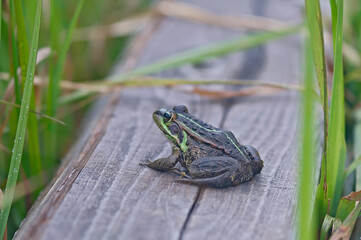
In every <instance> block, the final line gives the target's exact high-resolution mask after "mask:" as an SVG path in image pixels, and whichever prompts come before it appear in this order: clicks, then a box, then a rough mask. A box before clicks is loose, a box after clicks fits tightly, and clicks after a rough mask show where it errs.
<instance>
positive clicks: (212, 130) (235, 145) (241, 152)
mask: <svg viewBox="0 0 361 240" xmlns="http://www.w3.org/2000/svg"><path fill="white" fill-rule="evenodd" d="M177 115H178V117H179V116H180V117H182V118H184V119H186V120H188V121H190V122H192V123H193V124H195V125H196V126H197V127H199V128H201V129H203V130H205V131H208V132H216V133H223V134H224V135H225V136H226V137H227V138H228V140H229V141H231V143H232V144H233V146H234V147H235V148H236V149H237V150H238V151H239V153H240V154H241V155H243V156H244V157H246V156H245V154H244V153H243V151H242V150H241V149H240V148H239V147H238V146H237V144H236V143H235V142H234V141H233V139H232V138H231V137H230V136H229V135H228V134H227V133H226V132H224V131H223V130H218V129H216V128H206V127H204V126H202V125H200V124H199V123H197V122H196V121H194V120H193V119H190V118H189V117H187V116H185V115H183V114H181V113H177ZM180 123H181V124H182V126H183V127H185V128H186V129H187V130H188V131H189V132H191V133H192V134H193V135H195V136H197V137H198V138H200V139H202V140H203V141H204V142H207V143H209V144H210V145H213V146H214V147H217V148H220V147H219V146H216V145H215V144H213V143H210V142H209V141H207V140H206V139H204V137H202V136H200V135H199V134H198V133H197V132H195V131H193V130H192V129H190V128H189V127H188V126H187V125H185V124H184V123H182V122H180ZM224 150H225V149H224Z"/></svg>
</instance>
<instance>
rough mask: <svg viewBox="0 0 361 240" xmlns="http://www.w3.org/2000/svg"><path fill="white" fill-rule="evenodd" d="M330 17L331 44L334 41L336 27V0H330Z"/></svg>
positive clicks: (333, 44) (333, 43)
mask: <svg viewBox="0 0 361 240" xmlns="http://www.w3.org/2000/svg"><path fill="white" fill-rule="evenodd" d="M330 7H331V19H332V46H335V43H336V27H337V24H336V23H337V5H336V0H330Z"/></svg>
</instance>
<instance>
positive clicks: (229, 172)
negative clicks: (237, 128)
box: [177, 156, 253, 188]
mask: <svg viewBox="0 0 361 240" xmlns="http://www.w3.org/2000/svg"><path fill="white" fill-rule="evenodd" d="M188 170H189V175H190V177H191V178H187V179H180V180H177V182H182V183H190V184H196V185H201V186H209V187H217V188H221V187H228V186H234V185H238V184H239V183H241V182H245V181H248V180H250V179H251V178H252V177H253V171H252V166H251V164H250V163H249V161H241V160H237V159H234V158H231V157H225V156H218V157H205V158H200V159H197V160H195V161H194V162H192V163H191V165H190V166H189V168H188Z"/></svg>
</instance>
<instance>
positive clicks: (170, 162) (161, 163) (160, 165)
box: [139, 155, 177, 171]
mask: <svg viewBox="0 0 361 240" xmlns="http://www.w3.org/2000/svg"><path fill="white" fill-rule="evenodd" d="M176 163H177V156H176V155H170V156H169V157H167V158H159V159H157V160H154V161H151V160H150V159H149V158H148V159H147V160H146V162H141V163H139V165H141V166H147V167H150V168H153V169H155V170H159V171H170V170H171V169H172V168H173V167H174V166H175V165H176Z"/></svg>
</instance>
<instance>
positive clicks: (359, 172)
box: [354, 109, 361, 191]
mask: <svg viewBox="0 0 361 240" xmlns="http://www.w3.org/2000/svg"><path fill="white" fill-rule="evenodd" d="M360 146H361V109H358V110H357V111H356V114H355V128H354V151H355V159H356V158H357V156H360V157H359V159H360V160H361V148H360ZM360 190H361V166H360V165H359V166H358V167H357V168H356V191H360Z"/></svg>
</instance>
